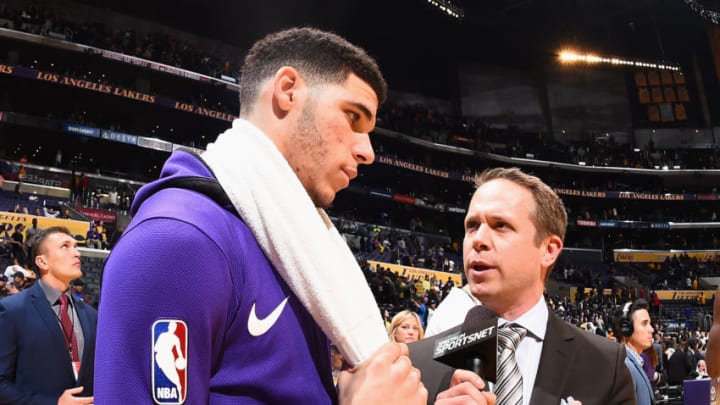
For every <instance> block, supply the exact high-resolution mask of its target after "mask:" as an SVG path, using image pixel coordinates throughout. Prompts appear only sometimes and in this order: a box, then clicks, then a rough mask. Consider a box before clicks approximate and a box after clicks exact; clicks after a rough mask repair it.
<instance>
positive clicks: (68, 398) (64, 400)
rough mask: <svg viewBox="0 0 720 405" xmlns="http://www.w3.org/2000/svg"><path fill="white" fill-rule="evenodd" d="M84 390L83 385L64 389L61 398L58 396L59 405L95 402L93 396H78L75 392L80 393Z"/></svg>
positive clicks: (78, 404)
mask: <svg viewBox="0 0 720 405" xmlns="http://www.w3.org/2000/svg"><path fill="white" fill-rule="evenodd" d="M82 391H83V387H75V388H70V389H67V390H65V391H63V393H62V395H60V398H58V405H88V404H92V403H93V397H76V396H75V394H80V393H81V392H82Z"/></svg>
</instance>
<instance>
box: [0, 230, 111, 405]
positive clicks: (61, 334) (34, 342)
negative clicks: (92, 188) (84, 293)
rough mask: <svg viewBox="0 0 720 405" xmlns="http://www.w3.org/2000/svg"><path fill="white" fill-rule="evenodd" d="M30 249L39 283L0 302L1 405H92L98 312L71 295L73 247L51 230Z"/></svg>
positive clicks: (75, 274) (62, 233)
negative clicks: (33, 250) (33, 248)
mask: <svg viewBox="0 0 720 405" xmlns="http://www.w3.org/2000/svg"><path fill="white" fill-rule="evenodd" d="M34 246H35V252H34V257H33V258H32V261H33V263H34V264H35V265H36V266H37V268H38V271H39V274H40V280H38V282H37V283H35V285H34V286H33V287H32V288H29V289H28V290H25V291H23V292H21V293H20V294H16V295H14V296H12V297H8V298H5V299H3V300H2V301H1V302H0V325H2V327H1V328H0V404H42V405H46V404H47V405H51V404H52V405H54V404H58V405H64V404H91V403H92V402H93V397H92V395H93V363H94V353H95V330H96V326H97V311H95V309H94V308H92V307H91V306H89V305H87V304H85V303H84V302H82V301H79V300H75V299H73V298H72V296H71V294H70V291H69V287H70V282H71V281H72V280H74V279H77V278H80V277H81V276H82V271H81V270H80V252H78V250H77V242H76V241H75V239H74V238H73V237H72V234H71V233H70V231H69V230H68V229H66V228H64V227H52V228H48V229H45V230H42V231H40V232H39V233H38V234H37V235H36V236H35V241H34Z"/></svg>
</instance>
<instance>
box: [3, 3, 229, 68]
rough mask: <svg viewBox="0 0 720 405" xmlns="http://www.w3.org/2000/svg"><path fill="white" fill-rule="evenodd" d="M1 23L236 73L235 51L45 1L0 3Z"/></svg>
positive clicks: (165, 60)
mask: <svg viewBox="0 0 720 405" xmlns="http://www.w3.org/2000/svg"><path fill="white" fill-rule="evenodd" d="M3 21H4V23H3ZM0 27H3V28H10V29H14V30H18V31H24V32H29V33H31V34H36V35H43V36H55V37H59V38H64V39H67V40H69V41H72V42H76V43H80V44H84V45H89V46H93V47H97V48H101V49H106V50H110V51H114V52H119V53H123V54H125V55H131V56H137V57H140V58H143V59H147V60H151V61H155V62H160V63H164V64H167V65H170V66H175V67H179V68H183V69H187V70H190V71H193V72H198V73H202V74H205V75H208V76H212V77H219V75H220V74H223V75H226V76H230V77H236V76H237V75H238V73H239V59H238V58H239V55H237V54H236V55H231V56H227V55H221V54H219V53H218V54H214V53H212V52H209V50H208V49H207V48H206V47H201V46H197V45H192V44H190V43H188V42H185V41H182V40H179V39H177V38H175V37H172V36H170V35H168V34H165V33H160V32H140V31H138V30H135V29H127V28H123V27H108V26H107V25H106V24H104V23H100V22H98V21H78V20H75V19H73V18H72V17H70V16H68V15H67V14H66V13H65V12H64V11H63V10H61V9H58V8H54V7H48V6H44V5H27V6H24V7H22V8H14V7H11V6H8V5H6V4H4V3H0Z"/></svg>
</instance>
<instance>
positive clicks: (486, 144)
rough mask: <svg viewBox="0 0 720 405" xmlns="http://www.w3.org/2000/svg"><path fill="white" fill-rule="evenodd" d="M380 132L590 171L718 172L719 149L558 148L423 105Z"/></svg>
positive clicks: (393, 112) (394, 114)
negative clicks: (605, 168)
mask: <svg viewBox="0 0 720 405" xmlns="http://www.w3.org/2000/svg"><path fill="white" fill-rule="evenodd" d="M378 126H380V127H382V128H386V129H390V130H393V131H396V132H400V133H403V134H406V135H410V136H413V137H417V138H421V139H425V140H429V141H432V142H436V143H442V144H447V145H453V146H459V147H463V148H468V149H473V150H477V151H482V152H489V153H496V154H500V155H505V156H511V157H521V158H532V159H538V160H546V161H553V162H563V163H573V164H579V162H584V164H585V165H587V166H613V167H629V168H645V169H662V168H664V167H665V168H669V169H672V168H675V167H679V168H681V169H719V168H720V163H718V157H720V149H718V148H717V147H716V148H714V149H700V150H698V149H682V150H663V149H656V148H655V147H654V146H653V145H652V143H651V144H650V145H649V147H648V148H647V149H643V150H637V151H636V150H635V147H634V146H633V145H631V144H619V143H616V142H615V141H614V139H613V137H612V136H610V135H607V136H603V135H602V134H594V135H593V136H588V140H587V141H586V142H582V143H579V144H578V143H576V142H573V143H570V144H562V143H559V142H554V141H552V140H551V139H550V137H549V136H548V134H546V133H544V132H527V131H523V130H521V129H519V128H517V127H514V126H513V125H512V124H508V125H507V126H506V127H504V128H497V127H492V126H490V125H489V124H487V123H486V122H485V121H483V120H482V119H473V118H469V117H453V116H451V115H449V114H443V113H441V112H439V111H437V110H433V109H430V108H427V107H424V106H422V105H394V104H392V103H387V104H385V105H384V106H383V108H381V110H380V112H379V113H378Z"/></svg>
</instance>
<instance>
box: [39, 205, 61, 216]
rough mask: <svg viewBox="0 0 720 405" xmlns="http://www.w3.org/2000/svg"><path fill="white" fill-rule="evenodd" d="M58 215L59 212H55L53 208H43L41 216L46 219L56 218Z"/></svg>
mask: <svg viewBox="0 0 720 405" xmlns="http://www.w3.org/2000/svg"><path fill="white" fill-rule="evenodd" d="M59 215H60V211H56V210H55V208H53V207H43V216H45V217H48V218H57V217H58V216H59Z"/></svg>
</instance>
